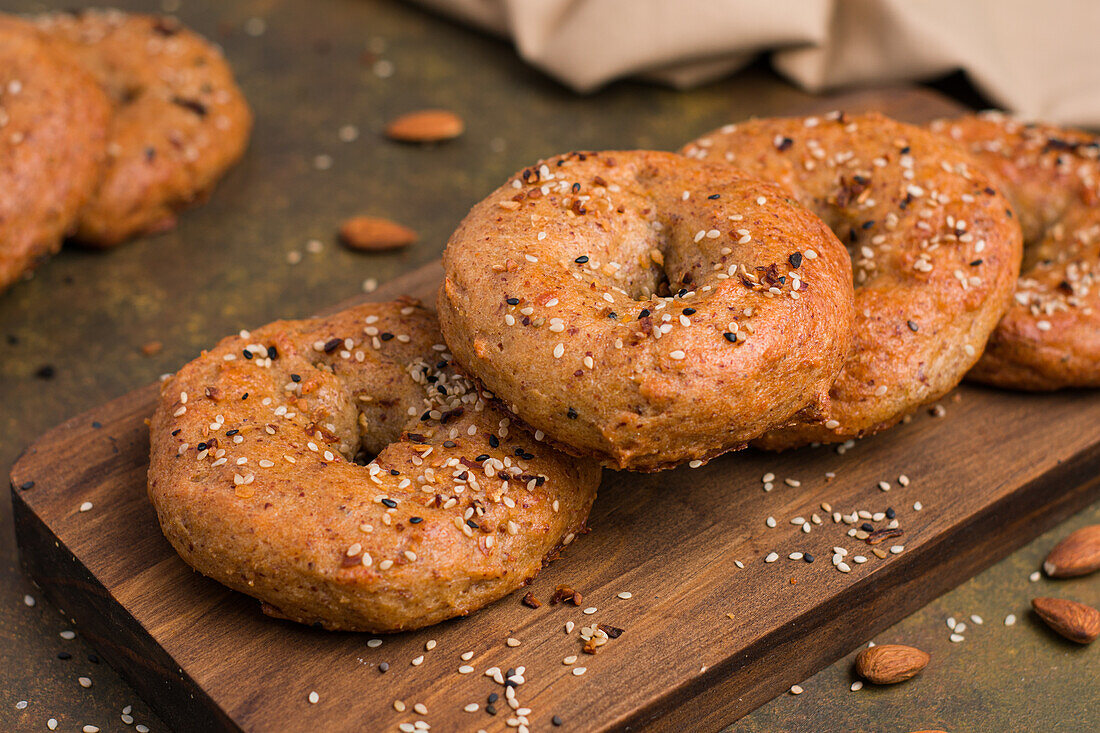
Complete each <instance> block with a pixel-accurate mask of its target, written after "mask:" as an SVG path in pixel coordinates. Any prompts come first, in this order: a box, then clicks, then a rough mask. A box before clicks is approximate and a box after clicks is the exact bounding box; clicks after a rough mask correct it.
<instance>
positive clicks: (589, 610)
mask: <svg viewBox="0 0 1100 733" xmlns="http://www.w3.org/2000/svg"><path fill="white" fill-rule="evenodd" d="M597 610H599V609H597V608H596V607H595V606H589V607H588V608H586V609H584V614H585V615H586V616H591V615H592V614H594V613H595V612H596V611H597Z"/></svg>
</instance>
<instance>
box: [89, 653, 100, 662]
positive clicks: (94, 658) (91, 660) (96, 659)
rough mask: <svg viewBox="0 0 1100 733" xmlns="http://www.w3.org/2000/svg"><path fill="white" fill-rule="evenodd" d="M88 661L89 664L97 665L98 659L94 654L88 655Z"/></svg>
mask: <svg viewBox="0 0 1100 733" xmlns="http://www.w3.org/2000/svg"><path fill="white" fill-rule="evenodd" d="M88 661H89V662H91V663H92V664H99V657H97V656H96V655H94V654H89V655H88Z"/></svg>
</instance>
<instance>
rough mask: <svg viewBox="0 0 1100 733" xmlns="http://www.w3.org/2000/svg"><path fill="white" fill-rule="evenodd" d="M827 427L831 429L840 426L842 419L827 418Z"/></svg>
mask: <svg viewBox="0 0 1100 733" xmlns="http://www.w3.org/2000/svg"><path fill="white" fill-rule="evenodd" d="M825 427H826V428H828V429H829V430H833V429H835V428H839V427H840V421H838V420H826V421H825Z"/></svg>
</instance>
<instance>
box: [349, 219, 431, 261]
mask: <svg viewBox="0 0 1100 733" xmlns="http://www.w3.org/2000/svg"><path fill="white" fill-rule="evenodd" d="M340 239H341V240H343V242H344V244H346V245H347V246H349V247H351V248H352V249H358V250H362V251H365V252H378V251H381V250H387V249H397V248H398V247H405V246H407V245H410V244H412V243H413V242H415V241H416V232H414V231H413V230H412V229H409V228H408V227H406V226H402V225H401V224H398V223H397V222H394V221H390V220H389V219H378V218H376V217H373V216H353V217H352V218H350V219H348V220H347V221H345V222H344V223H343V224H341V225H340Z"/></svg>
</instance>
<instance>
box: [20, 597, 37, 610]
mask: <svg viewBox="0 0 1100 733" xmlns="http://www.w3.org/2000/svg"><path fill="white" fill-rule="evenodd" d="M23 603H25V604H26V605H27V606H28V607H30V608H34V604H35V603H37V601H35V600H34V596H32V595H25V596H23Z"/></svg>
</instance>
